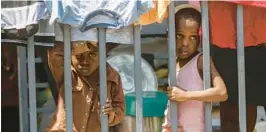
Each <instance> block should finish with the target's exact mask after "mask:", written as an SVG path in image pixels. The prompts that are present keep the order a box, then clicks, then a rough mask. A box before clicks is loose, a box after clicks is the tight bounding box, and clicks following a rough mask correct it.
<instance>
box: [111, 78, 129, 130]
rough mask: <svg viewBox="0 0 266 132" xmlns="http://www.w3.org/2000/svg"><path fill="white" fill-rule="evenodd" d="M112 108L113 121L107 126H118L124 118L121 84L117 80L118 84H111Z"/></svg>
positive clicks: (123, 98)
mask: <svg viewBox="0 0 266 132" xmlns="http://www.w3.org/2000/svg"><path fill="white" fill-rule="evenodd" d="M111 87H112V107H113V108H114V116H113V120H112V121H111V122H109V126H114V125H116V124H119V123H120V122H121V121H122V120H123V119H124V117H125V97H124V92H123V88H122V83H121V80H120V78H119V81H118V84H115V83H112V86H111Z"/></svg>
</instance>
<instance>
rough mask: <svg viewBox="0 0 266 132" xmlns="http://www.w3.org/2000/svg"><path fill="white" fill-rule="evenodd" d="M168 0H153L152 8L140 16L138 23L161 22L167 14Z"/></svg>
mask: <svg viewBox="0 0 266 132" xmlns="http://www.w3.org/2000/svg"><path fill="white" fill-rule="evenodd" d="M169 4H170V0H154V8H152V9H150V10H149V11H148V12H146V13H144V14H143V15H141V16H140V19H139V21H138V24H141V25H149V24H152V23H155V22H157V23H161V22H162V21H163V19H164V18H166V17H167V16H168V5H169Z"/></svg>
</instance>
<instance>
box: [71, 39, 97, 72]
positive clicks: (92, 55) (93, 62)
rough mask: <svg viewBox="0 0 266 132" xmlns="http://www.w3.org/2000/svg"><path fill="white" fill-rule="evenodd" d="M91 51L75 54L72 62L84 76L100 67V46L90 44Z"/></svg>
mask: <svg viewBox="0 0 266 132" xmlns="http://www.w3.org/2000/svg"><path fill="white" fill-rule="evenodd" d="M88 48H89V51H86V52H83V53H80V54H77V55H73V56H72V64H73V66H74V67H75V69H76V70H77V71H78V72H79V73H80V74H81V75H83V76H89V75H91V73H92V72H94V71H95V70H96V69H97V68H98V67H99V52H98V46H97V45H94V44H88Z"/></svg>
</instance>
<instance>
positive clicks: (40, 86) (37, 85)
mask: <svg viewBox="0 0 266 132" xmlns="http://www.w3.org/2000/svg"><path fill="white" fill-rule="evenodd" d="M27 85H28V84H27ZM48 87H49V83H36V88H48Z"/></svg>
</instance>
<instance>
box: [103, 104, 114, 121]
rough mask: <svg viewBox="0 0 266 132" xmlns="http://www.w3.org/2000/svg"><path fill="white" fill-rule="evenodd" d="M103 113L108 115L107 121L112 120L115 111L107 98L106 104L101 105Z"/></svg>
mask: <svg viewBox="0 0 266 132" xmlns="http://www.w3.org/2000/svg"><path fill="white" fill-rule="evenodd" d="M102 112H103V114H105V115H107V116H108V122H109V123H111V122H112V121H113V120H114V117H115V111H114V108H113V106H112V103H111V101H109V100H107V101H106V104H105V105H104V107H103V111H102Z"/></svg>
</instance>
